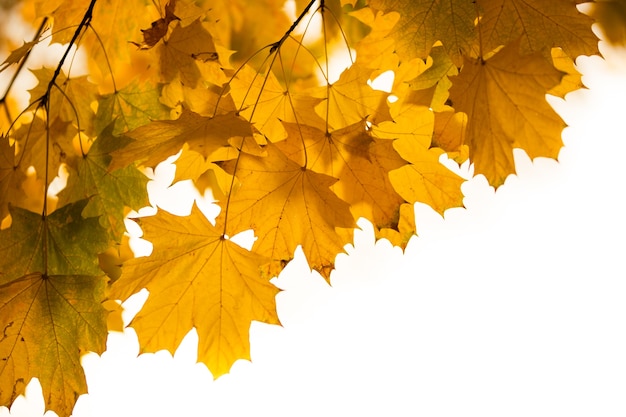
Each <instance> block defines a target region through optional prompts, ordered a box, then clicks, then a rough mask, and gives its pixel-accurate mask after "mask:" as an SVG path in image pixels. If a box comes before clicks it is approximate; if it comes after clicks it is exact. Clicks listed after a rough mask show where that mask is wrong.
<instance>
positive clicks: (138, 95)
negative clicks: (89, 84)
mask: <svg viewBox="0 0 626 417" xmlns="http://www.w3.org/2000/svg"><path fill="white" fill-rule="evenodd" d="M160 95H161V89H160V88H158V87H155V86H154V85H152V84H151V83H143V84H140V83H138V82H136V81H134V82H131V83H130V84H129V85H127V86H126V87H124V88H122V89H121V90H119V91H116V92H115V93H112V94H107V95H105V96H103V97H102V98H101V99H100V101H99V102H98V112H97V113H96V119H95V122H94V124H95V129H96V132H101V131H102V130H103V129H104V128H105V127H106V126H107V125H108V124H109V123H111V120H115V127H114V129H113V133H114V134H119V133H122V132H127V131H129V130H133V129H135V128H137V127H139V126H143V125H145V124H147V123H149V122H150V121H152V120H161V119H166V118H168V117H169V109H168V108H167V107H165V106H164V105H163V104H161V102H160V101H159V97H160Z"/></svg>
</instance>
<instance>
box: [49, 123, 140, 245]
mask: <svg viewBox="0 0 626 417" xmlns="http://www.w3.org/2000/svg"><path fill="white" fill-rule="evenodd" d="M112 129H113V125H110V126H109V128H108V129H105V131H104V132H102V133H101V134H100V136H99V137H98V138H97V139H96V140H95V142H94V143H93V144H92V145H91V147H90V148H89V151H88V152H87V153H86V154H85V156H84V157H82V158H79V160H78V162H77V163H76V168H75V170H74V168H71V167H70V174H69V178H68V182H67V186H66V188H65V189H64V190H62V191H61V193H60V195H59V199H60V202H61V203H62V204H64V203H66V202H73V201H78V200H83V199H87V198H88V199H89V203H88V204H87V206H86V207H85V210H84V212H83V216H85V217H96V218H97V217H99V219H100V223H101V224H102V226H103V227H104V228H105V229H107V230H110V232H111V237H112V238H113V239H114V240H115V241H118V242H119V241H120V239H121V238H122V235H123V234H124V232H125V231H126V227H125V226H124V215H125V212H124V208H125V207H130V208H132V209H135V210H139V209H140V208H142V207H144V206H146V205H147V204H148V192H147V189H146V185H147V183H148V178H147V177H146V176H145V175H144V174H143V173H142V172H140V171H139V170H138V169H137V168H136V167H135V166H134V165H129V166H126V167H123V168H119V169H116V170H113V171H110V170H109V164H110V162H111V155H110V154H111V152H112V151H115V150H118V149H120V148H122V147H123V146H124V145H125V144H126V143H128V139H124V138H118V137H116V136H114V135H113V134H112Z"/></svg>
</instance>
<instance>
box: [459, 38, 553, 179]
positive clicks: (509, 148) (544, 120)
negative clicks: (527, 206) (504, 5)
mask: <svg viewBox="0 0 626 417" xmlns="http://www.w3.org/2000/svg"><path fill="white" fill-rule="evenodd" d="M561 76H562V73H560V72H559V71H557V70H556V69H555V68H554V67H552V66H550V65H549V64H548V62H547V61H545V60H544V59H543V58H542V57H541V55H540V54H539V53H536V54H533V55H525V56H522V55H520V54H519V43H514V44H512V45H509V46H506V47H505V48H504V49H502V50H501V51H499V52H498V53H497V54H496V55H494V56H493V57H492V58H491V59H489V60H487V61H485V62H481V61H480V60H470V59H468V60H467V61H466V62H465V65H464V67H463V71H462V72H461V74H460V75H459V76H458V77H455V78H454V80H453V82H454V85H453V86H452V88H451V89H450V98H451V99H452V102H453V103H454V105H455V108H456V109H457V110H458V111H462V112H464V113H466V114H467V116H468V133H467V144H468V146H469V150H470V159H471V160H472V162H473V163H474V166H475V169H476V173H477V174H483V175H485V177H487V180H488V181H489V183H490V184H492V185H494V186H499V185H500V184H502V183H503V182H504V180H505V179H506V177H507V176H508V175H509V174H512V173H514V172H515V166H514V162H513V148H521V149H524V150H525V151H526V153H528V155H529V156H530V157H531V158H536V157H538V156H546V157H550V158H556V157H557V155H558V152H559V150H560V149H561V146H562V144H563V143H562V141H561V130H562V129H563V127H564V126H565V125H564V123H563V121H562V120H561V118H560V117H559V116H558V115H557V114H556V112H555V111H554V110H553V109H552V108H551V107H550V105H549V104H548V102H547V101H546V99H545V94H546V93H547V92H548V90H550V89H551V88H552V87H554V86H555V85H557V84H558V83H559V82H560V80H561Z"/></svg>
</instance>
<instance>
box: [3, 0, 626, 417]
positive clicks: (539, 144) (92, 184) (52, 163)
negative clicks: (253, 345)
mask: <svg viewBox="0 0 626 417" xmlns="http://www.w3.org/2000/svg"><path fill="white" fill-rule="evenodd" d="M287 3H288V4H289V5H291V6H294V8H295V10H296V12H295V13H293V14H291V12H290V8H289V7H285V4H284V2H283V1H278V0H262V1H254V2H251V1H246V0H212V1H210V2H209V1H203V0H198V1H193V0H170V1H169V2H168V3H167V4H164V5H161V6H156V3H155V2H147V1H145V0H123V1H122V0H81V1H74V0H55V1H41V0H24V1H23V2H21V3H20V4H19V7H18V8H17V9H16V10H13V12H12V13H13V16H15V15H17V14H18V13H21V16H22V17H23V19H24V21H25V22H35V24H36V25H37V27H38V29H37V28H36V29H35V31H34V32H35V35H34V37H33V38H32V40H30V41H23V40H22V41H23V44H21V45H20V44H19V43H17V44H16V43H15V40H12V39H11V38H10V36H9V34H7V33H1V34H0V40H1V41H2V43H1V45H2V48H4V50H3V53H5V52H6V56H7V57H6V59H5V61H4V63H3V64H2V65H1V66H0V71H2V72H3V73H4V74H8V73H9V70H14V73H15V74H20V73H21V72H26V71H30V73H31V74H32V75H33V76H34V77H36V80H37V84H36V86H35V87H33V88H32V89H30V90H29V91H28V93H29V96H30V100H29V101H28V103H27V105H25V106H22V107H20V106H19V105H18V104H17V103H18V100H17V99H16V98H14V96H17V94H18V93H19V92H18V91H14V90H16V88H13V87H15V85H14V82H13V81H11V82H9V87H8V89H7V90H6V93H5V94H4V96H3V97H2V98H1V100H0V105H1V106H2V107H3V109H2V110H3V114H2V115H1V116H0V127H1V129H0V133H1V136H0V221H2V226H1V229H0V254H2V256H1V257H0V405H9V404H10V403H11V402H12V401H13V400H14V399H15V398H16V396H17V395H20V394H22V393H23V392H24V388H25V386H26V384H27V383H28V382H29V381H30V379H31V378H33V377H37V378H39V380H40V382H41V385H42V388H43V393H44V397H45V400H46V407H47V408H49V409H53V410H55V411H56V412H57V413H58V414H59V415H61V416H65V415H69V414H70V413H71V410H72V408H73V406H74V404H75V402H76V399H77V397H78V396H79V395H80V394H82V393H85V392H86V391H87V386H86V381H85V377H84V374H83V371H82V368H81V367H80V356H81V354H83V353H85V352H87V351H92V352H96V353H102V352H103V351H104V349H105V341H106V335H107V317H108V316H109V314H110V311H111V309H115V306H113V307H111V303H106V302H105V301H107V300H119V301H124V300H126V299H127V298H128V297H130V296H131V295H133V294H135V293H137V292H139V291H140V290H142V289H144V288H145V289H147V290H148V291H149V293H150V295H149V297H148V299H147V301H146V303H145V305H144V306H143V308H142V310H141V311H140V312H139V313H138V315H137V316H136V317H135V318H134V319H133V320H132V322H131V323H130V326H132V327H133V328H134V329H135V331H136V332H137V334H138V337H139V342H140V346H141V350H142V352H155V351H158V350H161V349H167V350H169V351H170V352H174V351H175V349H176V348H177V347H178V345H179V344H180V342H181V341H182V339H183V337H184V336H185V335H186V334H187V333H188V331H189V330H191V329H192V328H194V327H195V328H196V329H197V332H198V337H199V349H198V360H199V361H201V362H203V363H205V364H206V365H207V366H208V368H209V369H210V370H211V372H212V373H213V375H214V376H215V377H217V376H219V375H221V374H223V373H225V372H227V371H228V370H229V369H230V367H231V365H232V364H233V362H234V361H236V360H237V359H246V358H249V334H248V331H249V326H250V323H251V321H252V320H257V321H261V322H265V323H273V324H278V323H279V320H278V316H277V314H276V308H275V296H276V294H277V292H278V289H277V288H276V287H275V286H274V285H272V284H271V283H270V281H269V280H270V279H271V278H272V277H274V276H276V275H277V274H278V273H279V272H280V271H281V270H282V268H283V267H284V265H285V264H286V263H287V262H289V260H290V259H292V257H293V255H294V251H295V250H296V248H297V247H298V246H301V248H302V250H303V252H304V254H305V255H306V258H307V260H308V262H309V264H310V266H311V267H312V268H313V269H315V270H316V271H318V272H319V273H320V274H321V275H322V276H324V277H325V278H327V279H328V278H329V277H330V273H331V271H332V269H333V262H334V259H335V257H336V256H337V254H338V253H340V252H342V251H343V248H344V246H345V245H346V244H348V243H350V242H351V241H352V231H353V229H354V227H356V220H358V219H359V218H361V217H363V218H366V219H368V220H370V221H371V222H372V223H373V224H374V225H375V228H376V232H377V234H378V237H379V238H386V239H389V240H390V241H391V242H392V243H394V244H395V245H398V246H400V247H403V246H404V245H406V243H407V242H408V239H409V238H410V237H411V236H412V235H413V234H414V233H415V224H414V219H413V210H412V204H413V203H415V202H421V203H426V204H428V205H430V206H431V207H432V208H433V209H435V210H436V211H438V212H439V213H443V212H444V211H445V210H446V209H448V208H451V207H459V206H462V205H463V194H462V192H461V184H462V183H463V181H464V179H463V178H461V177H460V176H458V175H457V174H455V173H454V172H453V171H451V170H450V169H448V168H447V167H446V166H445V165H444V164H442V163H441V162H440V161H441V159H442V158H443V157H447V158H449V159H451V160H454V161H456V162H457V163H459V164H461V163H463V162H465V161H467V160H469V161H470V162H471V163H472V164H473V166H474V173H475V174H482V175H484V176H485V177H486V178H487V180H488V181H489V182H490V183H491V184H492V185H493V186H495V187H498V186H500V185H501V184H503V183H504V181H505V179H506V178H507V176H508V175H510V174H513V173H515V164H514V161H513V149H515V148H519V149H523V150H524V151H526V152H527V153H528V155H529V156H530V157H531V158H535V157H539V156H543V157H550V158H556V157H557V156H558V152H559V150H560V148H561V146H562V142H561V131H562V129H563V127H564V123H563V121H562V120H561V118H560V117H559V116H558V115H557V114H556V113H555V112H554V110H553V109H552V108H551V107H550V105H549V104H548V103H547V101H546V94H552V95H556V96H561V97H563V96H564V95H565V94H567V93H568V92H569V91H572V90H574V89H577V88H580V87H582V83H581V81H580V76H579V74H578V73H577V72H576V70H575V66H574V64H573V59H575V58H576V57H577V56H579V55H592V54H597V53H598V49H597V42H598V40H597V38H596V37H595V35H594V34H593V32H592V31H591V25H592V23H593V20H592V18H591V17H589V16H588V15H585V14H582V13H580V12H579V11H578V9H577V3H578V2H576V1H572V0H551V1H544V0H475V1H467V0H452V1H439V0H369V1H364V0H352V1H350V0H341V1H340V0H331V1H319V0H317V1H304V0H296V1H292V2H287ZM602 3H603V6H602V7H600V8H598V9H597V10H596V12H595V16H596V17H597V18H598V19H601V18H602V17H606V16H608V15H610V13H607V12H606V10H609V9H610V7H611V6H610V5H611V4H612V2H602ZM592 14H593V13H592ZM610 34H611V35H612V36H617V35H615V34H614V32H610ZM22 41H20V42H22ZM45 42H51V43H59V44H62V45H64V46H63V50H64V53H63V55H62V57H61V58H60V59H59V61H58V62H57V65H54V66H52V67H45V66H44V67H40V68H31V69H29V68H28V58H29V56H30V55H31V53H35V54H37V53H45V48H46V46H45V45H44V43H45ZM76 48H77V49H78V51H79V52H80V51H82V52H84V54H83V55H82V56H83V57H84V58H83V59H84V61H85V65H86V66H87V68H88V70H89V75H82V76H74V75H73V74H72V63H73V61H74V60H79V57H78V55H76ZM337 53H339V54H340V55H343V56H347V57H348V58H349V61H350V62H349V65H348V66H347V68H346V69H345V70H344V71H343V72H341V74H340V75H339V77H338V78H337V79H334V78H331V72H332V71H333V68H332V66H333V65H334V64H335V62H334V60H333V59H332V58H329V57H330V56H334V55H333V54H337ZM389 72H392V73H393V82H392V85H391V87H390V88H389V89H387V90H386V91H382V90H380V89H376V88H374V87H372V85H373V84H372V81H373V80H375V79H376V78H377V77H378V76H380V75H381V74H384V73H389ZM4 74H3V75H4ZM176 154H178V158H177V159H176V161H175V164H176V165H177V173H176V179H177V180H180V181H182V180H192V181H193V182H194V183H195V184H196V186H197V187H198V189H199V191H200V192H205V189H206V188H207V186H210V188H211V193H212V195H213V196H214V197H215V198H216V200H217V201H216V203H217V204H218V205H219V206H220V209H221V212H220V214H219V215H218V216H217V218H215V219H207V218H206V217H205V216H204V215H203V214H202V213H201V212H200V210H199V209H198V208H197V207H194V208H193V210H192V212H191V214H190V215H189V216H182V217H179V216H175V215H173V214H170V213H167V212H164V211H162V210H161V211H158V213H157V214H156V215H155V216H151V217H141V218H136V219H135V221H136V222H137V223H138V224H139V225H140V226H141V228H142V229H143V232H144V236H145V238H146V239H148V240H149V241H151V242H152V244H153V247H154V249H153V252H152V254H151V255H150V256H144V257H138V258H134V257H133V256H132V255H129V249H128V238H127V234H126V227H125V223H124V222H125V219H126V218H127V215H128V213H129V212H130V210H139V209H140V208H142V207H144V206H146V205H148V204H149V200H148V193H147V184H148V177H147V176H146V175H145V172H146V169H147V168H154V167H155V166H156V165H157V164H159V163H160V162H161V161H163V160H165V159H166V158H168V157H170V156H172V155H176ZM59 183H61V184H63V185H61V186H58V184H59ZM55 187H56V188H55ZM58 189H60V191H58ZM55 190H57V191H55ZM248 230H252V231H253V232H254V235H255V237H256V239H255V241H254V243H253V245H252V247H251V249H249V250H248V249H246V248H243V247H241V246H239V245H238V244H236V243H234V242H233V241H232V240H231V239H230V237H232V236H235V235H237V234H239V233H241V232H245V231H248ZM113 304H114V305H116V304H115V303H113ZM105 306H107V308H105ZM110 327H111V326H109V328H110Z"/></svg>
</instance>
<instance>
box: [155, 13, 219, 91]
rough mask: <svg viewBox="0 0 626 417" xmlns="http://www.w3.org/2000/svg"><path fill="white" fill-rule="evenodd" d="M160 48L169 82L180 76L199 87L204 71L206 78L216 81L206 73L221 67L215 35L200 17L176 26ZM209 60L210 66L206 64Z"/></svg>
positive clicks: (165, 75) (164, 72)
mask: <svg viewBox="0 0 626 417" xmlns="http://www.w3.org/2000/svg"><path fill="white" fill-rule="evenodd" d="M158 49H159V50H158V54H159V55H160V68H161V75H162V77H163V81H164V82H170V81H172V80H174V79H175V78H176V77H177V76H179V77H180V80H181V82H182V83H183V84H184V85H187V86H189V87H196V86H197V85H198V82H199V81H200V79H201V77H202V76H203V75H205V77H204V79H206V80H207V81H215V80H213V78H212V77H211V78H209V77H206V75H207V71H210V70H211V69H214V70H217V71H219V70H220V66H219V62H218V58H219V56H218V54H217V50H216V48H215V44H214V43H213V37H212V36H211V34H210V33H209V32H208V31H207V30H206V29H205V28H204V26H203V24H202V22H201V21H200V20H196V21H194V22H193V23H192V24H190V25H189V26H186V27H183V26H180V25H176V26H174V28H173V29H172V31H171V33H170V35H169V36H168V38H167V39H165V40H164V41H163V43H162V44H159V47H158ZM207 64H208V66H209V68H207V67H206V66H207ZM218 78H219V77H218ZM219 81H221V80H219V79H218V80H217V82H215V83H216V84H217V83H218V82H219Z"/></svg>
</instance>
